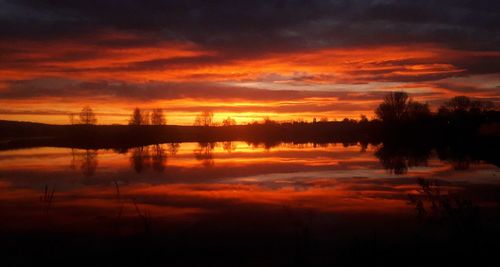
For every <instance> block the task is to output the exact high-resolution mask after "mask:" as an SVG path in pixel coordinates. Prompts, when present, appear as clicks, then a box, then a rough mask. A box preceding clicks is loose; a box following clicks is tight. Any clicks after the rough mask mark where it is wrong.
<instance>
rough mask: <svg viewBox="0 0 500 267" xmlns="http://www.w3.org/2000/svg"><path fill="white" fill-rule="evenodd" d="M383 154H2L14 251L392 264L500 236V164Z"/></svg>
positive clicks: (190, 147) (364, 149) (0, 209)
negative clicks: (397, 250)
mask: <svg viewBox="0 0 500 267" xmlns="http://www.w3.org/2000/svg"><path fill="white" fill-rule="evenodd" d="M379 150H380V146H374V145H368V146H361V145H359V144H355V145H349V146H348V145H342V144H321V145H317V144H316V145H315V144H292V143H282V144H278V145H276V146H272V147H266V146H265V145H259V144H250V143H246V142H220V143H180V144H179V143H172V144H158V145H152V146H146V147H139V148H131V149H127V150H125V149H124V150H104V149H99V150H83V149H71V148H52V147H42V148H30V149H18V150H8V151H0V227H1V228H0V237H1V238H2V240H4V241H6V242H4V244H3V245H2V246H3V248H4V252H5V251H10V252H11V253H14V255H23V254H26V255H28V256H26V257H32V256H35V255H36V256H38V257H42V258H44V257H48V256H46V255H47V254H50V255H54V253H55V254H57V253H56V251H58V250H63V251H64V250H65V249H67V248H68V247H75V248H79V251H82V248H88V247H89V246H92V247H93V249H92V250H91V251H89V252H86V253H88V255H91V257H92V256H95V257H104V258H105V257H106V255H108V254H109V253H111V254H113V253H120V252H116V251H115V252H113V251H114V250H113V249H110V247H113V248H116V247H117V246H116V244H119V247H121V249H120V250H121V252H124V251H135V253H134V256H130V257H132V258H133V259H131V260H132V262H134V261H137V262H142V263H144V260H143V259H142V257H143V255H144V254H147V255H148V256H147V257H146V258H147V259H149V258H152V259H155V257H159V255H165V253H167V252H165V251H168V253H170V254H168V253H167V254H168V255H169V256H168V257H169V261H171V263H172V264H171V265H176V264H175V263H179V264H178V265H182V264H180V263H183V264H185V263H186V262H188V263H189V262H191V261H194V260H195V258H196V257H193V254H190V253H187V252H186V251H193V250H195V251H197V252H196V253H195V254H196V255H198V254H199V257H201V258H207V259H208V260H210V261H212V262H218V263H221V264H224V263H226V264H228V265H229V264H230V263H234V262H236V263H239V264H240V263H245V264H250V265H251V264H252V263H253V264H256V265H263V263H269V264H271V265H288V264H295V263H299V264H306V265H309V264H312V265H316V264H319V265H321V264H326V263H328V262H330V261H331V259H332V258H335V260H336V261H342V262H346V261H352V260H353V259H354V260H355V259H356V258H357V257H358V256H359V255H361V256H363V255H371V256H372V257H375V258H377V255H379V256H378V261H379V262H380V260H381V259H380V257H381V256H380V255H381V252H380V251H382V250H383V249H384V248H390V247H392V246H397V247H401V246H406V247H407V248H408V251H407V250H405V251H406V252H404V253H409V254H411V255H413V254H412V253H417V254H418V253H419V252H415V251H414V250H415V249H417V250H418V249H422V248H429V247H433V246H436V247H435V249H436V248H438V247H439V246H440V245H446V244H449V242H450V240H455V241H456V239H454V238H455V237H456V236H455V235H456V234H457V231H458V233H459V236H461V237H463V238H469V237H468V236H467V235H465V237H464V233H466V234H467V233H469V232H471V231H473V234H472V236H475V237H477V236H483V235H484V236H488V235H491V236H492V237H495V236H496V234H498V233H497V232H492V231H496V230H497V229H498V228H497V227H496V226H495V225H496V223H498V222H500V220H499V221H496V220H498V218H500V197H499V196H500V169H499V168H498V167H497V166H495V165H492V164H488V163H486V162H482V161H475V162H466V161H463V160H462V161H452V160H441V159H440V158H439V156H438V154H437V153H436V151H430V153H428V155H426V156H425V157H424V158H418V159H412V158H404V157H403V158H401V156H397V155H396V156H394V158H391V157H390V156H389V158H382V157H384V156H380V153H378V154H377V151H379ZM377 155H378V156H377ZM419 178H420V179H419ZM419 199H421V201H420V200H419ZM435 203H437V204H435ZM447 203H448V204H447ZM478 210H480V212H476V211H478ZM479 214H480V215H479ZM469 221H470V222H469ZM476 221H480V223H478V224H480V225H481V227H480V228H481V229H483V230H481V233H478V232H477V231H476V230H475V229H476V228H475V226H470V224H471V225H472V224H474V225H476V223H475V222H476ZM469 223H470V224H469ZM457 225H458V226H457ZM491 225H493V227H491ZM469 227H471V228H469ZM488 227H489V228H488ZM457 229H458V230H457ZM470 229H473V230H470ZM484 229H488V230H487V231H484ZM489 229H492V230H489ZM436 233H439V235H436ZM68 240H69V241H70V242H69V241H68ZM110 240H111V241H110ZM137 240H139V241H137ZM144 240H148V241H144ZM455 241H453V242H455ZM462 241H463V242H469V239H466V240H462ZM127 242H130V243H133V244H130V245H125V243H127ZM426 242H430V243H426ZM459 242H460V239H459ZM480 242H483V243H484V246H489V243H488V242H489V240H488V238H486V239H484V238H482V237H481V241H480ZM483 243H480V244H478V243H474V244H475V245H474V246H476V247H477V246H481V244H483ZM42 244H43V245H42ZM68 244H70V245H68ZM96 244H100V245H99V246H101V247H99V246H98V247H99V248H96ZM497 246H498V244H497ZM34 248H39V249H34ZM84 250H85V249H84ZM110 251H111V252H110ZM145 251H147V252H145ZM158 251H162V252H161V253H160V252H158ZM10 252H9V253H10ZM16 253H17V254H16ZM51 253H52V254H51ZM65 253H66V252H65ZM67 253H68V255H73V254H74V253H79V252H75V251H72V252H67ZM404 253H403V254H404ZM436 253H438V252H436ZM445 253H446V252H445ZM450 253H455V254H456V251H455V252H453V251H451V252H450ZM228 254H230V255H228ZM403 254H402V255H401V257H403V258H404V257H406V256H408V255H406V254H405V255H403ZM120 255H122V256H121V257H123V253H122V254H120ZM221 255H226V256H224V257H221ZM356 255H357V256H356ZM382 255H383V253H382ZM411 255H410V256H411ZM12 257H14V256H12ZM20 258H23V257H21V256H19V258H15V257H14V259H20ZM396 258H397V257H396ZM155 260H156V259H155ZM196 260H200V258H198V259H196ZM385 260H387V259H385ZM264 265H265V264H264Z"/></svg>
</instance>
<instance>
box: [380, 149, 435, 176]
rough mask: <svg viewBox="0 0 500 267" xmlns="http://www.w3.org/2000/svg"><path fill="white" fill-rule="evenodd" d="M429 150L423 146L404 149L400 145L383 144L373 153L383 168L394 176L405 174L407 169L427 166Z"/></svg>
mask: <svg viewBox="0 0 500 267" xmlns="http://www.w3.org/2000/svg"><path fill="white" fill-rule="evenodd" d="M431 151H432V150H431V149H430V148H427V147H425V146H415V147H405V146H402V145H393V144H383V145H381V146H380V147H379V148H378V150H377V151H376V152H375V156H376V157H377V158H378V159H379V161H380V163H381V164H382V166H384V168H385V169H386V170H388V171H390V172H391V173H394V174H396V175H401V174H406V173H407V172H408V168H411V167H418V166H427V160H428V159H429V157H430V155H431Z"/></svg>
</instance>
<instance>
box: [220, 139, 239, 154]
mask: <svg viewBox="0 0 500 267" xmlns="http://www.w3.org/2000/svg"><path fill="white" fill-rule="evenodd" d="M222 148H223V149H224V151H226V152H227V153H231V152H233V151H235V150H236V148H237V145H236V143H235V142H231V141H228V142H222Z"/></svg>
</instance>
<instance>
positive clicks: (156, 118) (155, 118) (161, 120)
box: [151, 108, 167, 125]
mask: <svg viewBox="0 0 500 267" xmlns="http://www.w3.org/2000/svg"><path fill="white" fill-rule="evenodd" d="M165 123H167V120H166V119H165V115H163V110H162V109H161V108H155V109H153V111H152V112H151V124H152V125H164V124H165Z"/></svg>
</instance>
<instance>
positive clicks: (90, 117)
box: [80, 106, 97, 125]
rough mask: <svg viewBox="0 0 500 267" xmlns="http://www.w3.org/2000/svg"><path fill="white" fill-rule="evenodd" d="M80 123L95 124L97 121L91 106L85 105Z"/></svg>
mask: <svg viewBox="0 0 500 267" xmlns="http://www.w3.org/2000/svg"><path fill="white" fill-rule="evenodd" d="M80 123H81V124H85V125H93V124H96V123H97V118H96V116H95V113H94V111H93V110H92V108H90V107H89V106H85V107H84V108H83V109H82V111H81V112H80Z"/></svg>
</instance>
